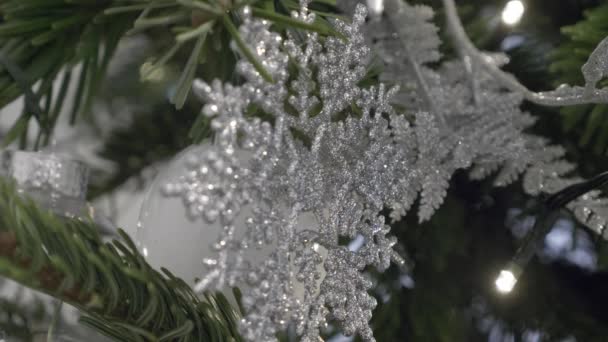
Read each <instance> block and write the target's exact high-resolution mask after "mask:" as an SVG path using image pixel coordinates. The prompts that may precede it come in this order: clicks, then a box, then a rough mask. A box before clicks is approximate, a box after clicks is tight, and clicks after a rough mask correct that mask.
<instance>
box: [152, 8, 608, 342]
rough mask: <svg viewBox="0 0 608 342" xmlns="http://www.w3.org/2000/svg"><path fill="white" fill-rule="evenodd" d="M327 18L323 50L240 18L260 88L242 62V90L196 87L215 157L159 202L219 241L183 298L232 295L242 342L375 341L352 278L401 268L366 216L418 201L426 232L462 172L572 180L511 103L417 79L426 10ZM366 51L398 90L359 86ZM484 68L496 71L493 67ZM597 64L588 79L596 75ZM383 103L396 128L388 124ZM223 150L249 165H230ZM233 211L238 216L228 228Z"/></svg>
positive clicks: (427, 40) (430, 76) (169, 187)
mask: <svg viewBox="0 0 608 342" xmlns="http://www.w3.org/2000/svg"><path fill="white" fill-rule="evenodd" d="M301 5H302V6H301V9H300V11H299V12H294V13H292V16H293V17H294V18H297V19H299V20H303V21H305V22H312V21H313V20H314V14H313V13H310V12H309V11H308V10H307V9H306V5H307V3H306V2H302V3H301ZM341 6H342V7H344V8H345V9H346V10H347V12H348V11H349V10H350V13H354V14H353V20H352V21H351V22H349V23H346V22H343V21H338V20H336V21H334V22H333V25H334V27H335V29H336V30H337V31H338V32H340V33H341V35H342V37H327V38H324V39H319V37H318V36H317V34H316V33H310V32H308V33H305V32H298V33H297V34H296V33H293V32H292V31H288V33H287V34H286V36H285V37H282V36H281V35H279V34H278V33H276V32H272V31H270V29H269V27H270V23H268V22H266V21H263V20H258V19H254V18H252V17H251V14H250V11H249V9H248V8H244V9H243V10H242V13H241V14H242V18H243V24H242V25H241V26H240V27H239V31H240V34H241V35H242V37H243V39H244V41H245V42H246V44H248V45H249V47H250V49H251V51H252V52H253V53H254V54H255V55H256V56H257V58H258V59H259V60H260V61H261V63H262V64H263V65H264V67H265V68H266V69H267V70H268V72H269V73H270V74H271V75H272V78H273V80H274V82H273V83H269V82H266V81H265V80H264V79H263V78H262V77H261V76H260V75H259V74H258V72H257V71H256V69H255V68H254V67H253V65H251V64H250V63H249V62H248V61H247V60H246V59H244V58H243V59H241V60H240V61H239V62H238V66H237V71H238V73H239V74H240V75H241V76H242V78H243V79H244V82H243V83H242V84H240V85H231V84H223V83H221V82H219V81H214V82H212V84H206V83H204V82H202V81H196V82H195V84H194V91H195V93H196V94H197V95H198V96H199V97H200V98H201V99H202V100H203V101H204V103H205V106H204V108H203V113H204V114H205V115H207V116H209V117H210V118H211V119H212V128H213V130H214V131H215V143H214V147H213V148H209V149H208V150H207V151H205V152H204V153H202V155H201V156H200V158H195V159H193V160H191V161H188V171H187V173H186V174H184V175H182V176H180V177H179V178H176V179H175V180H174V181H171V182H169V183H168V184H166V185H165V187H164V194H165V195H166V196H174V197H180V198H182V200H183V203H184V205H185V206H186V207H187V208H188V210H189V213H190V215H193V216H202V217H203V218H204V219H205V220H207V221H208V222H218V221H219V222H221V224H222V226H223V227H224V229H223V231H222V233H221V234H220V237H219V240H218V241H215V242H213V244H212V246H211V248H212V249H213V250H214V251H215V252H216V255H217V257H216V258H211V259H206V260H205V261H204V268H205V269H204V270H202V271H201V274H202V276H201V281H200V282H199V283H198V285H197V286H196V289H197V290H198V291H204V290H207V289H215V288H221V287H223V286H226V285H228V286H235V285H236V286H239V285H242V284H246V288H245V291H244V293H243V305H244V308H245V316H244V318H243V319H242V321H241V324H240V329H241V332H242V334H243V336H244V337H245V339H247V340H249V341H276V337H275V336H276V333H277V332H279V331H280V330H283V329H285V328H286V327H287V326H288V325H289V324H293V325H294V326H295V328H296V332H297V334H298V335H299V336H300V337H301V340H302V341H305V342H312V341H315V342H317V341H319V340H320V337H319V336H320V329H322V328H323V327H324V326H325V325H326V324H327V321H326V320H327V319H328V318H329V317H331V318H332V320H333V322H336V324H337V325H338V326H339V327H340V328H341V329H342V330H343V332H344V333H345V334H347V335H353V334H359V335H360V336H361V337H362V338H363V339H364V340H366V341H374V337H373V336H372V331H371V329H370V327H369V325H368V321H369V320H370V318H371V315H372V310H373V309H374V307H375V306H376V302H375V300H374V298H373V297H371V296H370V295H369V294H368V290H369V289H370V288H371V286H372V282H371V280H370V279H368V276H367V275H366V273H365V272H364V270H365V269H366V268H368V267H369V266H373V267H375V268H377V269H378V270H380V271H383V270H385V269H386V268H388V266H389V265H390V263H391V261H393V262H396V263H399V264H401V263H403V260H402V259H401V258H400V257H399V256H398V255H397V254H396V253H395V252H394V251H393V246H394V245H395V243H396V240H395V238H394V237H391V236H390V229H389V226H388V225H387V224H386V222H385V220H386V219H385V217H383V216H381V214H380V212H381V211H382V210H383V209H384V208H387V207H388V208H390V209H392V212H391V214H390V217H391V218H392V219H393V220H396V219H399V218H401V217H402V216H404V215H405V214H406V213H407V212H408V211H409V209H410V206H411V204H412V203H413V202H414V201H415V199H416V198H417V197H418V196H420V209H419V213H418V216H419V219H420V220H421V221H423V220H427V219H429V218H430V217H431V216H432V215H433V213H434V212H435V210H436V209H437V208H439V206H440V205H441V204H442V202H443V200H444V197H445V194H446V191H447V188H448V184H449V179H450V177H451V176H452V174H453V173H454V172H455V171H456V170H457V169H463V168H465V169H470V171H471V175H472V177H473V178H483V177H487V176H489V175H491V174H493V173H495V172H498V175H497V177H496V184H497V185H505V184H508V183H509V182H512V181H514V180H515V179H516V178H517V177H519V176H520V175H521V174H522V173H523V174H524V186H525V190H526V192H528V193H531V194H536V193H539V192H554V191H557V190H559V189H561V188H562V187H563V186H565V185H568V184H570V183H571V182H573V181H575V180H572V179H567V178H563V176H565V175H566V174H567V173H568V172H570V171H571V170H572V166H571V165H570V164H568V163H567V162H565V161H563V159H562V157H563V154H564V152H563V150H562V149H561V148H559V147H554V146H550V145H548V144H547V142H546V141H545V140H543V139H542V138H539V137H535V136H531V135H529V134H526V133H524V130H525V129H527V128H529V127H530V126H531V125H532V124H533V122H534V120H533V118H532V117H531V116H530V115H528V114H527V113H524V112H522V111H521V110H520V105H521V103H522V101H523V99H524V97H525V94H522V93H520V92H516V91H510V90H509V89H508V88H506V87H504V86H503V85H501V83H500V82H496V81H495V79H494V75H493V74H492V73H490V72H485V71H484V70H482V69H478V68H475V66H474V60H472V59H471V58H467V56H466V55H464V56H465V57H463V58H462V60H449V61H444V62H442V63H441V65H440V66H439V67H438V68H434V69H431V68H430V67H428V66H427V64H428V63H431V62H433V63H434V62H437V61H438V60H439V57H440V56H439V52H438V46H439V43H440V40H439V37H438V35H437V28H436V27H435V26H434V25H433V24H432V23H431V22H430V20H431V18H432V16H433V11H432V10H431V9H430V8H428V7H422V6H410V5H409V4H407V3H405V2H402V1H401V0H386V1H385V3H384V4H383V6H382V7H383V8H385V9H386V12H385V13H386V14H387V15H386V16H385V17H386V18H383V17H382V16H380V15H375V16H373V17H372V18H370V19H369V20H368V22H367V23H366V22H365V16H366V10H365V7H364V6H362V5H357V6H354V5H352V6H351V4H348V3H346V4H345V3H342V4H341ZM370 46H371V47H372V48H373V51H375V52H377V53H378V55H379V57H380V58H381V60H382V63H383V64H384V72H383V73H382V74H381V75H380V78H381V79H382V80H386V81H391V83H396V84H398V85H399V86H400V87H393V88H387V87H386V86H384V85H382V84H378V85H374V86H371V87H363V86H361V85H360V84H361V80H362V79H363V78H364V76H365V74H366V70H367V69H368V66H369V65H368V64H369V61H370V60H371V52H370V51H371V50H370ZM237 50H238V49H237ZM604 50H605V49H604ZM600 52H601V51H600ZM600 52H597V53H600ZM594 55H595V54H594ZM599 60H601V58H600V59H599ZM484 61H485V62H486V63H490V64H491V65H493V66H494V67H496V68H498V67H499V66H500V65H502V64H504V63H505V62H506V57H505V56H502V55H485V56H484ZM590 63H591V62H590ZM592 64H593V65H592ZM288 65H289V70H290V72H291V74H290V72H288ZM596 65H600V66H601V63H591V64H589V66H588V67H587V69H593V70H594V71H591V73H594V72H604V71H605V70H604V69H605V67H604V69H601V68H600V67H597V66H596ZM600 69H601V70H600ZM579 88H580V87H579ZM399 89H401V90H399ZM577 91H578V90H577ZM591 91H593V92H594V93H596V95H597V94H599V93H600V92H601V91H603V90H596V89H595V88H594V87H593V88H592V90H591ZM395 103H398V104H400V105H401V106H404V107H405V108H406V109H407V113H409V114H410V115H408V116H407V117H406V116H405V115H403V114H402V113H397V112H396V111H395V107H393V104H395ZM251 112H257V113H260V114H262V113H263V114H265V115H257V117H264V118H270V119H265V120H260V119H258V118H252V116H251V115H249V114H250V113H251ZM246 114H247V115H246ZM410 118H411V120H410ZM235 151H248V153H249V155H250V157H249V158H247V159H246V160H243V159H242V158H234V154H235V153H236V152H235ZM597 196H598V195H597V194H591V195H589V196H586V197H584V198H581V199H580V200H579V201H577V202H576V203H573V204H572V206H573V209H574V210H575V212H576V213H577V217H579V218H580V219H581V220H583V221H584V222H586V223H587V224H590V225H591V226H592V227H593V228H594V229H595V230H596V231H598V233H601V232H602V231H603V230H604V226H605V224H606V220H605V218H606V217H607V215H605V214H608V213H607V212H606V207H607V206H606V204H605V202H604V200H603V199H600V198H599V197H597ZM244 205H247V206H248V209H247V210H246V212H247V215H248V216H249V217H247V218H246V219H245V220H244V222H245V224H243V225H237V224H235V221H236V219H235V218H236V217H238V216H239V214H240V211H241V209H242V208H243V207H244ZM243 211H245V210H243ZM249 213H250V214H249ZM304 216H306V217H310V216H312V217H314V220H312V221H314V222H315V223H316V224H313V225H310V226H308V225H307V224H303V223H302V222H311V220H302V217H304ZM201 228H202V229H204V227H201ZM237 232H244V234H237ZM237 236H238V238H237ZM354 239H360V240H361V239H362V241H363V242H362V244H361V247H360V248H353V249H352V250H350V249H349V248H348V247H347V246H348V243H347V244H344V241H349V240H351V241H352V240H354ZM201 248H205V247H201ZM266 248H269V250H271V252H270V253H269V255H268V257H267V259H266V260H264V262H262V263H260V264H256V265H254V264H252V263H250V262H248V260H247V257H246V256H247V252H248V251H251V250H255V249H266Z"/></svg>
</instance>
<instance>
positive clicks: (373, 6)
mask: <svg viewBox="0 0 608 342" xmlns="http://www.w3.org/2000/svg"><path fill="white" fill-rule="evenodd" d="M367 8H368V10H369V13H370V14H372V15H380V14H382V12H383V11H384V0H367Z"/></svg>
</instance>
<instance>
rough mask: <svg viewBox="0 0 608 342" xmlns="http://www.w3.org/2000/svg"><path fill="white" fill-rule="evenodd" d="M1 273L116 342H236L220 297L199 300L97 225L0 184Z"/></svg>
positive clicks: (232, 320)
mask: <svg viewBox="0 0 608 342" xmlns="http://www.w3.org/2000/svg"><path fill="white" fill-rule="evenodd" d="M0 212H2V213H3V215H2V217H0V275H2V276H5V277H8V278H12V279H15V280H16V281H18V282H20V283H22V284H23V285H26V286H28V287H30V288H33V289H36V290H39V291H41V292H44V293H47V294H49V295H51V296H54V297H56V298H59V299H62V300H63V301H65V302H66V303H69V304H71V305H73V306H75V307H77V308H78V309H80V310H81V312H82V313H83V314H84V316H83V317H82V319H81V321H82V322H83V323H85V324H87V325H89V326H91V327H92V328H94V329H96V330H98V331H100V332H101V333H103V334H105V335H106V336H109V337H111V338H113V339H115V340H116V341H129V342H130V341H218V342H219V341H240V337H239V335H238V333H237V331H236V322H237V317H238V315H237V313H236V312H235V311H234V310H232V309H231V306H230V304H229V303H228V301H227V300H226V299H225V298H224V297H223V296H221V295H219V294H218V295H206V296H205V297H204V298H202V299H199V298H198V297H197V296H196V295H195V294H194V293H193V292H192V290H191V289H190V287H189V286H188V285H186V283H184V282H183V281H182V280H181V279H178V278H175V277H174V276H173V275H171V274H170V273H169V272H168V271H166V270H163V274H161V273H159V272H157V271H156V270H154V269H152V268H151V267H150V266H149V265H148V264H147V263H146V261H145V260H144V258H143V257H142V256H141V255H140V254H139V253H138V252H137V249H136V247H135V245H134V243H133V242H132V241H131V240H130V239H129V237H127V236H126V235H125V234H124V233H122V232H121V240H120V241H118V240H114V241H112V242H111V243H104V242H102V240H101V238H100V236H99V234H98V233H97V230H96V227H95V225H94V224H92V223H90V222H88V221H86V220H79V219H68V218H63V217H58V216H56V215H54V214H52V213H50V212H48V211H46V210H42V209H40V208H38V207H37V206H36V205H35V204H34V203H33V202H31V201H30V200H27V199H23V198H21V197H20V196H19V195H18V194H17V192H16V190H15V188H14V187H13V186H12V185H11V184H9V183H7V182H5V181H0Z"/></svg>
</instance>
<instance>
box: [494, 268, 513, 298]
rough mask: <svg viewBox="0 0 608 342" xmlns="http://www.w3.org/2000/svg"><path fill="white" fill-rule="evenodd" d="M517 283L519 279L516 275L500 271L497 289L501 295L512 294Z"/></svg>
mask: <svg viewBox="0 0 608 342" xmlns="http://www.w3.org/2000/svg"><path fill="white" fill-rule="evenodd" d="M516 283H517V278H516V277H515V274H513V272H511V271H509V270H502V271H500V275H498V278H496V282H495V284H496V289H497V290H498V291H499V292H501V293H510V292H511V291H513V288H514V287H515V284H516Z"/></svg>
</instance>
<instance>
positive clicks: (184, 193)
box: [136, 143, 326, 295]
mask: <svg viewBox="0 0 608 342" xmlns="http://www.w3.org/2000/svg"><path fill="white" fill-rule="evenodd" d="M233 155H234V159H233V160H226V157H225V156H222V155H221V154H219V153H217V147H215V146H213V145H212V144H210V143H204V144H201V145H195V146H190V147H188V148H186V149H185V150H184V151H182V152H180V153H179V154H178V155H177V156H176V157H175V158H174V159H173V160H172V161H171V162H170V163H169V164H168V165H167V167H166V168H165V169H164V170H163V171H161V172H160V173H159V175H158V176H157V177H156V179H155V181H154V182H153V184H152V185H151V187H150V188H149V190H148V193H147V194H146V197H145V199H144V201H143V204H142V207H141V212H140V216H139V222H138V227H137V232H136V241H137V245H138V248H139V250H140V252H141V253H142V255H144V257H145V258H146V260H147V261H148V262H149V263H150V265H152V266H153V267H155V268H156V269H160V268H161V267H162V268H166V269H167V270H169V271H170V272H171V273H173V274H174V275H175V276H177V277H179V278H181V279H183V280H184V281H185V282H186V283H188V284H189V285H191V286H193V287H194V286H195V285H196V284H197V280H198V279H202V278H204V276H205V274H204V272H205V266H204V261H205V260H209V259H215V258H217V252H216V248H214V245H216V244H217V243H221V242H220V241H219V240H220V237H221V234H222V230H223V229H224V227H225V226H226V225H227V224H230V225H232V226H234V228H235V229H234V230H235V234H236V237H237V238H241V239H242V238H244V236H245V233H246V228H245V227H246V221H247V220H248V219H249V218H250V217H251V216H252V206H251V204H250V201H251V199H249V198H248V197H247V193H246V192H245V191H242V190H241V187H240V186H239V184H238V182H239V180H240V179H239V178H240V177H243V176H244V175H246V173H247V172H248V170H247V164H248V162H249V160H250V159H251V156H252V154H251V153H250V152H249V151H245V150H241V149H237V150H235V151H234V154H233ZM234 162H236V163H234ZM234 164H236V165H237V166H236V167H235V165H234ZM226 218H229V219H231V221H230V222H227V220H226ZM297 226H298V227H302V229H304V227H305V229H309V230H310V229H311V228H312V229H314V228H315V227H318V226H319V224H318V222H317V220H316V219H315V218H314V216H313V215H312V214H306V213H305V214H303V215H300V217H299V222H298V225H297ZM275 247H276V246H274V245H268V246H263V247H262V248H250V249H248V250H247V253H246V257H247V261H248V262H250V263H251V264H252V265H261V264H262V263H263V261H264V260H266V259H267V258H268V256H269V255H270V253H271V252H272V250H273V249H274V248H275ZM317 249H319V251H320V252H319V253H320V254H321V255H322V257H324V256H325V254H326V253H325V252H326V251H325V249H324V248H323V247H322V246H320V247H317ZM294 285H295V286H294V290H295V291H296V293H300V292H302V295H303V288H302V286H301V284H298V282H297V281H295V284H294ZM238 286H239V287H241V288H246V285H245V284H238ZM223 290H225V291H224V292H228V290H229V288H228V284H224V286H223Z"/></svg>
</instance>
